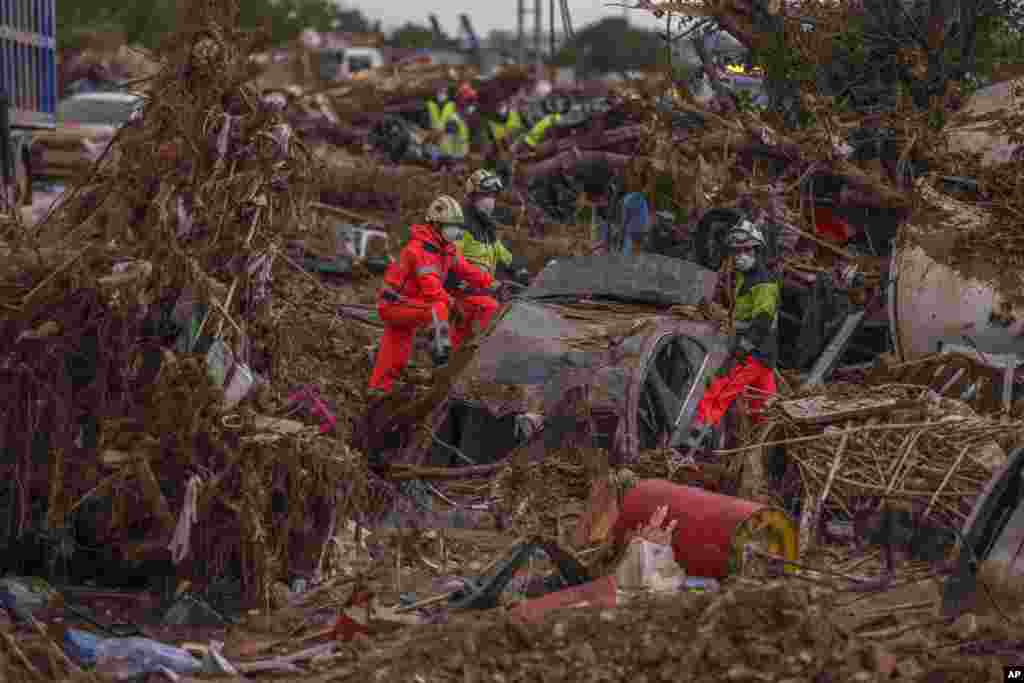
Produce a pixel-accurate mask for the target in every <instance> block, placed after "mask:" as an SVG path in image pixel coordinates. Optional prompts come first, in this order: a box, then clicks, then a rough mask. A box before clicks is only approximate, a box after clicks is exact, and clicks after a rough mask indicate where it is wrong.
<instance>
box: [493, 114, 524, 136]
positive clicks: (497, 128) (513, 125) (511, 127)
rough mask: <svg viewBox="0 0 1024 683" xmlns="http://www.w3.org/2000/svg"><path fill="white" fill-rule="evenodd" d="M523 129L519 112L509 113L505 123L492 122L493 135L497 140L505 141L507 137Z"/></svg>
mask: <svg viewBox="0 0 1024 683" xmlns="http://www.w3.org/2000/svg"><path fill="white" fill-rule="evenodd" d="M522 127H523V119H522V117H521V116H519V112H518V111H516V110H515V109H513V110H512V111H510V112H509V113H508V117H507V118H506V119H505V123H498V122H497V121H491V135H492V136H493V137H494V139H495V140H504V139H505V138H506V137H507V136H509V135H512V134H514V133H517V132H519V130H520V129H522Z"/></svg>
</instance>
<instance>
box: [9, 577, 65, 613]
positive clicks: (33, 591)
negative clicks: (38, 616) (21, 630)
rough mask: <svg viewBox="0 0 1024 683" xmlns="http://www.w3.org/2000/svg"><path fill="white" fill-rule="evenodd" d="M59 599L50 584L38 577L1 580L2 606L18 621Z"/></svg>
mask: <svg viewBox="0 0 1024 683" xmlns="http://www.w3.org/2000/svg"><path fill="white" fill-rule="evenodd" d="M56 597H57V591H55V590H54V589H53V588H52V587H50V584H48V583H46V581H43V580H42V579H39V578H36V577H24V576H7V577H4V578H3V579H0V605H2V606H3V607H5V608H7V610H8V611H10V613H11V614H13V615H14V618H15V619H16V620H18V621H24V620H27V619H28V618H29V617H31V616H32V615H33V614H35V612H37V611H38V610H40V609H43V608H45V607H47V606H48V605H50V604H52V602H53V600H54V599H55V598H56Z"/></svg>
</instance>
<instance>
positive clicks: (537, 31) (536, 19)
mask: <svg viewBox="0 0 1024 683" xmlns="http://www.w3.org/2000/svg"><path fill="white" fill-rule="evenodd" d="M543 24H544V5H542V4H541V0H533V49H534V50H536V54H534V59H535V60H536V62H537V76H538V77H539V76H540V75H541V65H542V64H543V62H542V59H543V58H542V57H541V52H542V51H543V49H544V26H543Z"/></svg>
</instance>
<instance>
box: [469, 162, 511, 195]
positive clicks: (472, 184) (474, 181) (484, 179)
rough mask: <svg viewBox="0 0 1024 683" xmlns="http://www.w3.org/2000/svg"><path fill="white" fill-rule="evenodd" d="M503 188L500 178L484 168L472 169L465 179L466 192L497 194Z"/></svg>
mask: <svg viewBox="0 0 1024 683" xmlns="http://www.w3.org/2000/svg"><path fill="white" fill-rule="evenodd" d="M503 189H505V187H504V185H502V183H501V178H499V177H498V176H497V174H495V173H493V172H492V171H488V170H487V169H486V168H481V169H479V170H477V171H473V175H471V176H469V178H467V179H466V194H492V193H493V194H497V193H498V192H501V191H502V190H503Z"/></svg>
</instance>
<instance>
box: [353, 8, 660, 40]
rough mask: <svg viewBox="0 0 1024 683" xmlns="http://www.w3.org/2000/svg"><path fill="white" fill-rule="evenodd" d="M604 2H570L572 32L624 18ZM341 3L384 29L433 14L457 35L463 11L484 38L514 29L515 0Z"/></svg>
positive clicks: (644, 19)
mask: <svg viewBox="0 0 1024 683" xmlns="http://www.w3.org/2000/svg"><path fill="white" fill-rule="evenodd" d="M606 1H609V0H569V11H570V14H571V15H572V26H573V29H575V30H577V31H578V30H580V29H581V28H582V27H583V26H585V25H586V24H589V23H592V22H595V21H600V20H601V19H603V18H605V17H609V16H619V17H621V16H623V9H622V8H621V7H606V6H605V2H606ZM610 1H612V2H614V1H616V0H610ZM525 2H526V18H525V19H524V21H525V22H526V24H525V30H526V32H527V34H528V35H532V34H533V23H532V18H533V3H534V0H525ZM548 2H549V0H541V7H542V9H543V14H544V18H543V22H542V25H543V29H544V35H545V40H546V36H547V34H548V16H549V4H548ZM340 4H341V5H343V6H348V7H357V8H359V9H360V10H362V12H363V14H365V15H366V16H367V17H368V18H369V19H370V20H371V21H373V20H376V19H380V20H381V21H382V22H383V23H384V28H385V29H392V28H395V27H396V26H400V25H401V24H404V23H405V22H407V21H412V22H415V23H420V24H425V25H428V26H429V22H430V19H429V18H428V17H429V15H430V14H431V13H434V14H436V15H437V18H438V20H439V21H440V22H441V27H442V28H444V30H445V32H446V33H448V35H456V34H457V33H458V28H459V14H461V13H463V12H465V13H466V14H468V15H469V19H470V21H471V22H472V23H473V28H474V30H475V31H476V32H477V33H478V34H479V35H480V37H481V38H483V37H485V36H486V35H487V32H488V31H490V30H491V29H505V30H509V31H515V30H516V21H517V19H516V0H475V1H474V0H405V1H404V2H403V1H401V0H398V1H396V0H342V1H341V3H340ZM623 4H625V3H623ZM630 4H631V3H630ZM558 7H559V5H558V3H557V1H556V4H555V26H556V30H558V31H561V28H562V21H561V15H560V14H559V9H558ZM628 16H629V20H630V23H632V24H634V25H636V26H643V27H645V28H648V27H657V26H661V25H663V24H662V23H661V22H659V21H657V20H656V19H655V18H654V17H653V16H652V15H651V14H650V13H649V12H640V11H630V12H629V15H628Z"/></svg>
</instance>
